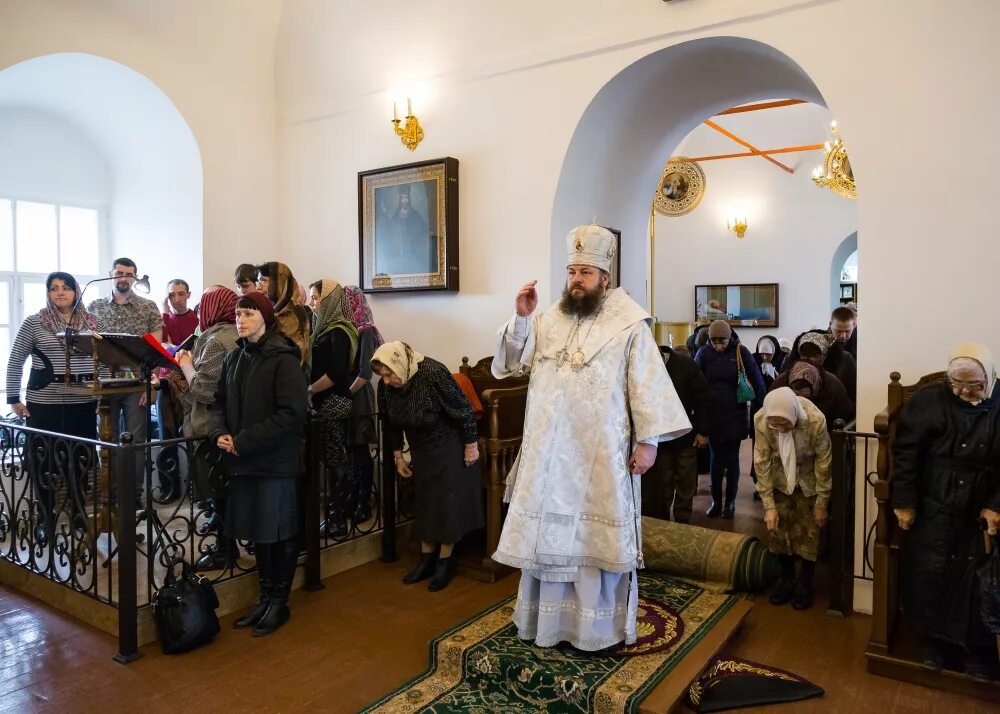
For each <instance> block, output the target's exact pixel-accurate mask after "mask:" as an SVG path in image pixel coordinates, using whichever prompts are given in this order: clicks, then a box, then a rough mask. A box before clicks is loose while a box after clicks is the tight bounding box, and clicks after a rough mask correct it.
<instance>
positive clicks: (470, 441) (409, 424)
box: [372, 342, 483, 590]
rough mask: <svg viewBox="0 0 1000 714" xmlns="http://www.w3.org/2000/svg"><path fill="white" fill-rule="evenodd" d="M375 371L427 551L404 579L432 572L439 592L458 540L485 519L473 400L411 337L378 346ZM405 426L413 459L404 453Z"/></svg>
mask: <svg viewBox="0 0 1000 714" xmlns="http://www.w3.org/2000/svg"><path fill="white" fill-rule="evenodd" d="M372 369H373V370H375V372H377V373H378V375H379V376H380V377H381V378H382V381H381V383H380V384H379V385H378V401H379V413H380V414H384V415H385V418H386V428H387V429H388V435H389V440H390V442H391V443H392V448H393V455H394V457H395V460H396V472H397V473H398V474H399V475H400V476H401V477H403V478H410V477H413V478H414V479H415V482H414V487H415V488H414V490H415V492H416V525H417V532H418V533H419V534H420V552H421V556H420V562H419V563H418V564H417V567H416V568H414V569H413V571H412V572H410V573H408V574H407V575H406V576H405V577H404V578H403V582H404V583H407V584H410V583H415V582H417V581H419V580H423V579H425V578H428V577H429V578H431V581H430V583H429V585H428V589H429V590H441V589H442V588H444V587H446V586H447V585H448V583H449V582H450V580H451V572H452V562H451V553H452V548H453V547H454V545H455V543H456V542H457V541H458V540H459V539H460V538H461V537H462V536H463V535H465V534H466V533H468V532H469V531H474V530H476V529H478V528H481V527H482V525H483V510H482V508H483V507H482V491H483V489H482V486H481V484H480V467H479V438H478V434H477V432H476V420H475V417H474V416H473V413H472V406H471V405H470V404H469V400H468V399H466V398H465V395H464V394H463V393H462V390H461V389H459V387H458V384H457V383H456V382H455V379H454V378H453V377H452V376H451V372H449V371H448V369H447V367H445V366H444V365H443V364H441V363H440V362H438V361H436V360H433V359H430V358H429V357H424V356H423V355H421V354H419V353H417V352H414V351H413V350H412V349H411V348H410V346H409V345H408V344H406V343H405V342H387V343H385V344H384V345H382V346H381V347H379V348H378V349H377V350H375V354H374V356H373V357H372ZM404 431H405V432H406V440H407V441H408V442H409V445H410V456H411V463H410V464H407V463H406V460H405V459H404V457H403V432H404ZM411 465H412V467H413V468H412V470H411V468H410V466H411ZM439 547H440V552H439ZM432 575H433V577H432Z"/></svg>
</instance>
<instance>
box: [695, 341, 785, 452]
mask: <svg viewBox="0 0 1000 714" xmlns="http://www.w3.org/2000/svg"><path fill="white" fill-rule="evenodd" d="M737 349H739V350H740V351H741V355H742V359H743V368H744V370H746V373H747V380H748V381H749V382H750V386H751V387H753V391H754V400H753V402H751V405H750V407H751V409H750V414H748V413H747V405H746V404H745V403H743V404H741V403H740V402H737V401H736V373H737V371H738V370H737V368H736V350H737ZM694 359H695V362H697V363H698V366H699V367H700V368H701V371H702V374H704V375H705V379H706V380H707V381H708V390H709V394H710V395H711V396H710V402H711V407H710V409H709V418H708V434H707V436H708V437H709V438H710V439H716V440H719V441H743V439H746V438H747V437H748V436H749V435H750V427H749V419H750V418H751V417H752V416H753V414H755V413H756V412H757V410H758V409H760V407H761V403H762V402H763V401H764V394H765V393H766V391H767V390H766V389H765V388H764V378H763V377H762V376H761V374H760V368H759V367H758V366H757V362H756V360H754V358H753V355H752V354H750V350H748V349H747V348H746V347H744V346H743V345H741V344H740V341H739V338H738V337H737V336H736V333H735V332H734V333H733V336H732V339H730V340H729V344H728V345H727V346H726V349H725V350H724V351H723V352H716V351H715V349H714V348H713V347H712V345H711V344H708V345H705V346H704V347H702V348H701V349H700V350H698V354H696V355H695V358H694Z"/></svg>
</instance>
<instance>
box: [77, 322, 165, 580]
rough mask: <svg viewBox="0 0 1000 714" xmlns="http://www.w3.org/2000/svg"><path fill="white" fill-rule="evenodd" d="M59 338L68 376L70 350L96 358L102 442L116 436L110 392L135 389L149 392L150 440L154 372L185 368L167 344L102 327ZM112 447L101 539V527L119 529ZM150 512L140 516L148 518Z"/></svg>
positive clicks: (104, 465) (94, 522)
mask: <svg viewBox="0 0 1000 714" xmlns="http://www.w3.org/2000/svg"><path fill="white" fill-rule="evenodd" d="M59 338H60V339H62V340H63V342H65V343H66V351H67V353H68V354H67V359H66V380H67V383H69V378H70V360H69V356H70V354H69V353H71V352H74V351H75V352H78V353H82V354H88V355H90V356H92V357H93V360H94V381H93V382H89V383H86V385H87V386H88V387H89V389H90V391H91V392H92V393H93V394H95V395H96V396H97V397H98V403H97V413H98V416H99V427H98V430H99V434H98V436H99V438H100V439H101V441H111V440H112V439H113V438H114V437H113V433H114V431H113V429H112V424H111V404H110V403H109V402H108V397H111V396H114V395H118V394H135V393H136V392H141V391H142V390H143V389H145V391H146V435H147V440H148V437H149V434H150V431H151V429H150V412H149V408H150V404H151V399H152V385H151V380H150V377H151V375H152V374H153V371H154V370H156V369H160V368H165V369H175V370H178V371H179V370H180V365H179V364H178V363H177V362H176V361H175V360H174V359H173V358H172V357H171V356H170V354H169V353H168V352H167V351H166V350H165V349H163V346H162V345H160V343H159V341H158V340H157V339H156V338H155V337H153V336H152V335H144V336H142V337H140V336H138V335H125V334H118V333H103V334H102V333H97V332H75V331H71V330H67V332H66V333H63V334H61V335H59ZM102 366H104V367H106V368H108V369H109V370H110V374H104V373H102V370H101V367H102ZM122 369H127V370H130V371H131V372H132V373H133V374H135V373H136V372H138V373H139V375H140V376H139V377H138V378H135V379H129V378H122V377H119V376H118V372H119V370H122ZM145 453H146V458H145V474H144V481H145V482H146V483H151V481H152V470H153V464H152V459H151V458H150V451H149V449H148V448H146V449H145ZM108 456H109V455H108V449H107V447H101V449H100V467H99V471H98V477H99V479H100V489H101V490H100V493H101V504H100V509H99V510H98V512H97V513H95V514H94V517H93V518H92V519H90V528H91V535H92V537H93V538H94V539H95V540H96V538H97V536H98V535H99V534H100V533H101V532H105V531H110V532H114V533H115V534H116V540H117V533H118V509H117V507H116V506H114V505H113V504H112V502H111V488H110V481H111V474H110V459H109V458H108ZM145 515H146V514H145V512H144V513H143V515H142V516H141V517H140V520H141V519H142V518H144V517H145ZM113 553H114V551H110V552H109V554H108V560H109V561H110V559H111V558H112V557H113Z"/></svg>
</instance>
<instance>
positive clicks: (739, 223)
mask: <svg viewBox="0 0 1000 714" xmlns="http://www.w3.org/2000/svg"><path fill="white" fill-rule="evenodd" d="M726 230H728V231H732V232H733V233H735V234H736V237H737V238H742V237H743V236H745V235H746V234H747V219H746V218H744V219H743V220H737V219H735V218H734V219H733V225H729V221H726Z"/></svg>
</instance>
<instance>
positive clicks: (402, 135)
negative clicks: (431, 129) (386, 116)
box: [392, 97, 424, 151]
mask: <svg viewBox="0 0 1000 714" xmlns="http://www.w3.org/2000/svg"><path fill="white" fill-rule="evenodd" d="M405 119H406V123H405V124H403V126H402V128H400V126H399V115H398V114H397V113H396V102H393V103H392V130H393V131H395V132H396V136H398V137H399V140H400V141H401V142H403V146H405V147H406V148H407V149H409V150H410V151H413V150H414V149H416V148H417V147H418V146H419V145H420V142H421V141H423V140H424V129H423V127H422V126H420V121H419V120H418V119H417V118H416V117H415V116H413V106H412V103H411V102H410V98H409V97H407V98H406V117H405Z"/></svg>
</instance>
